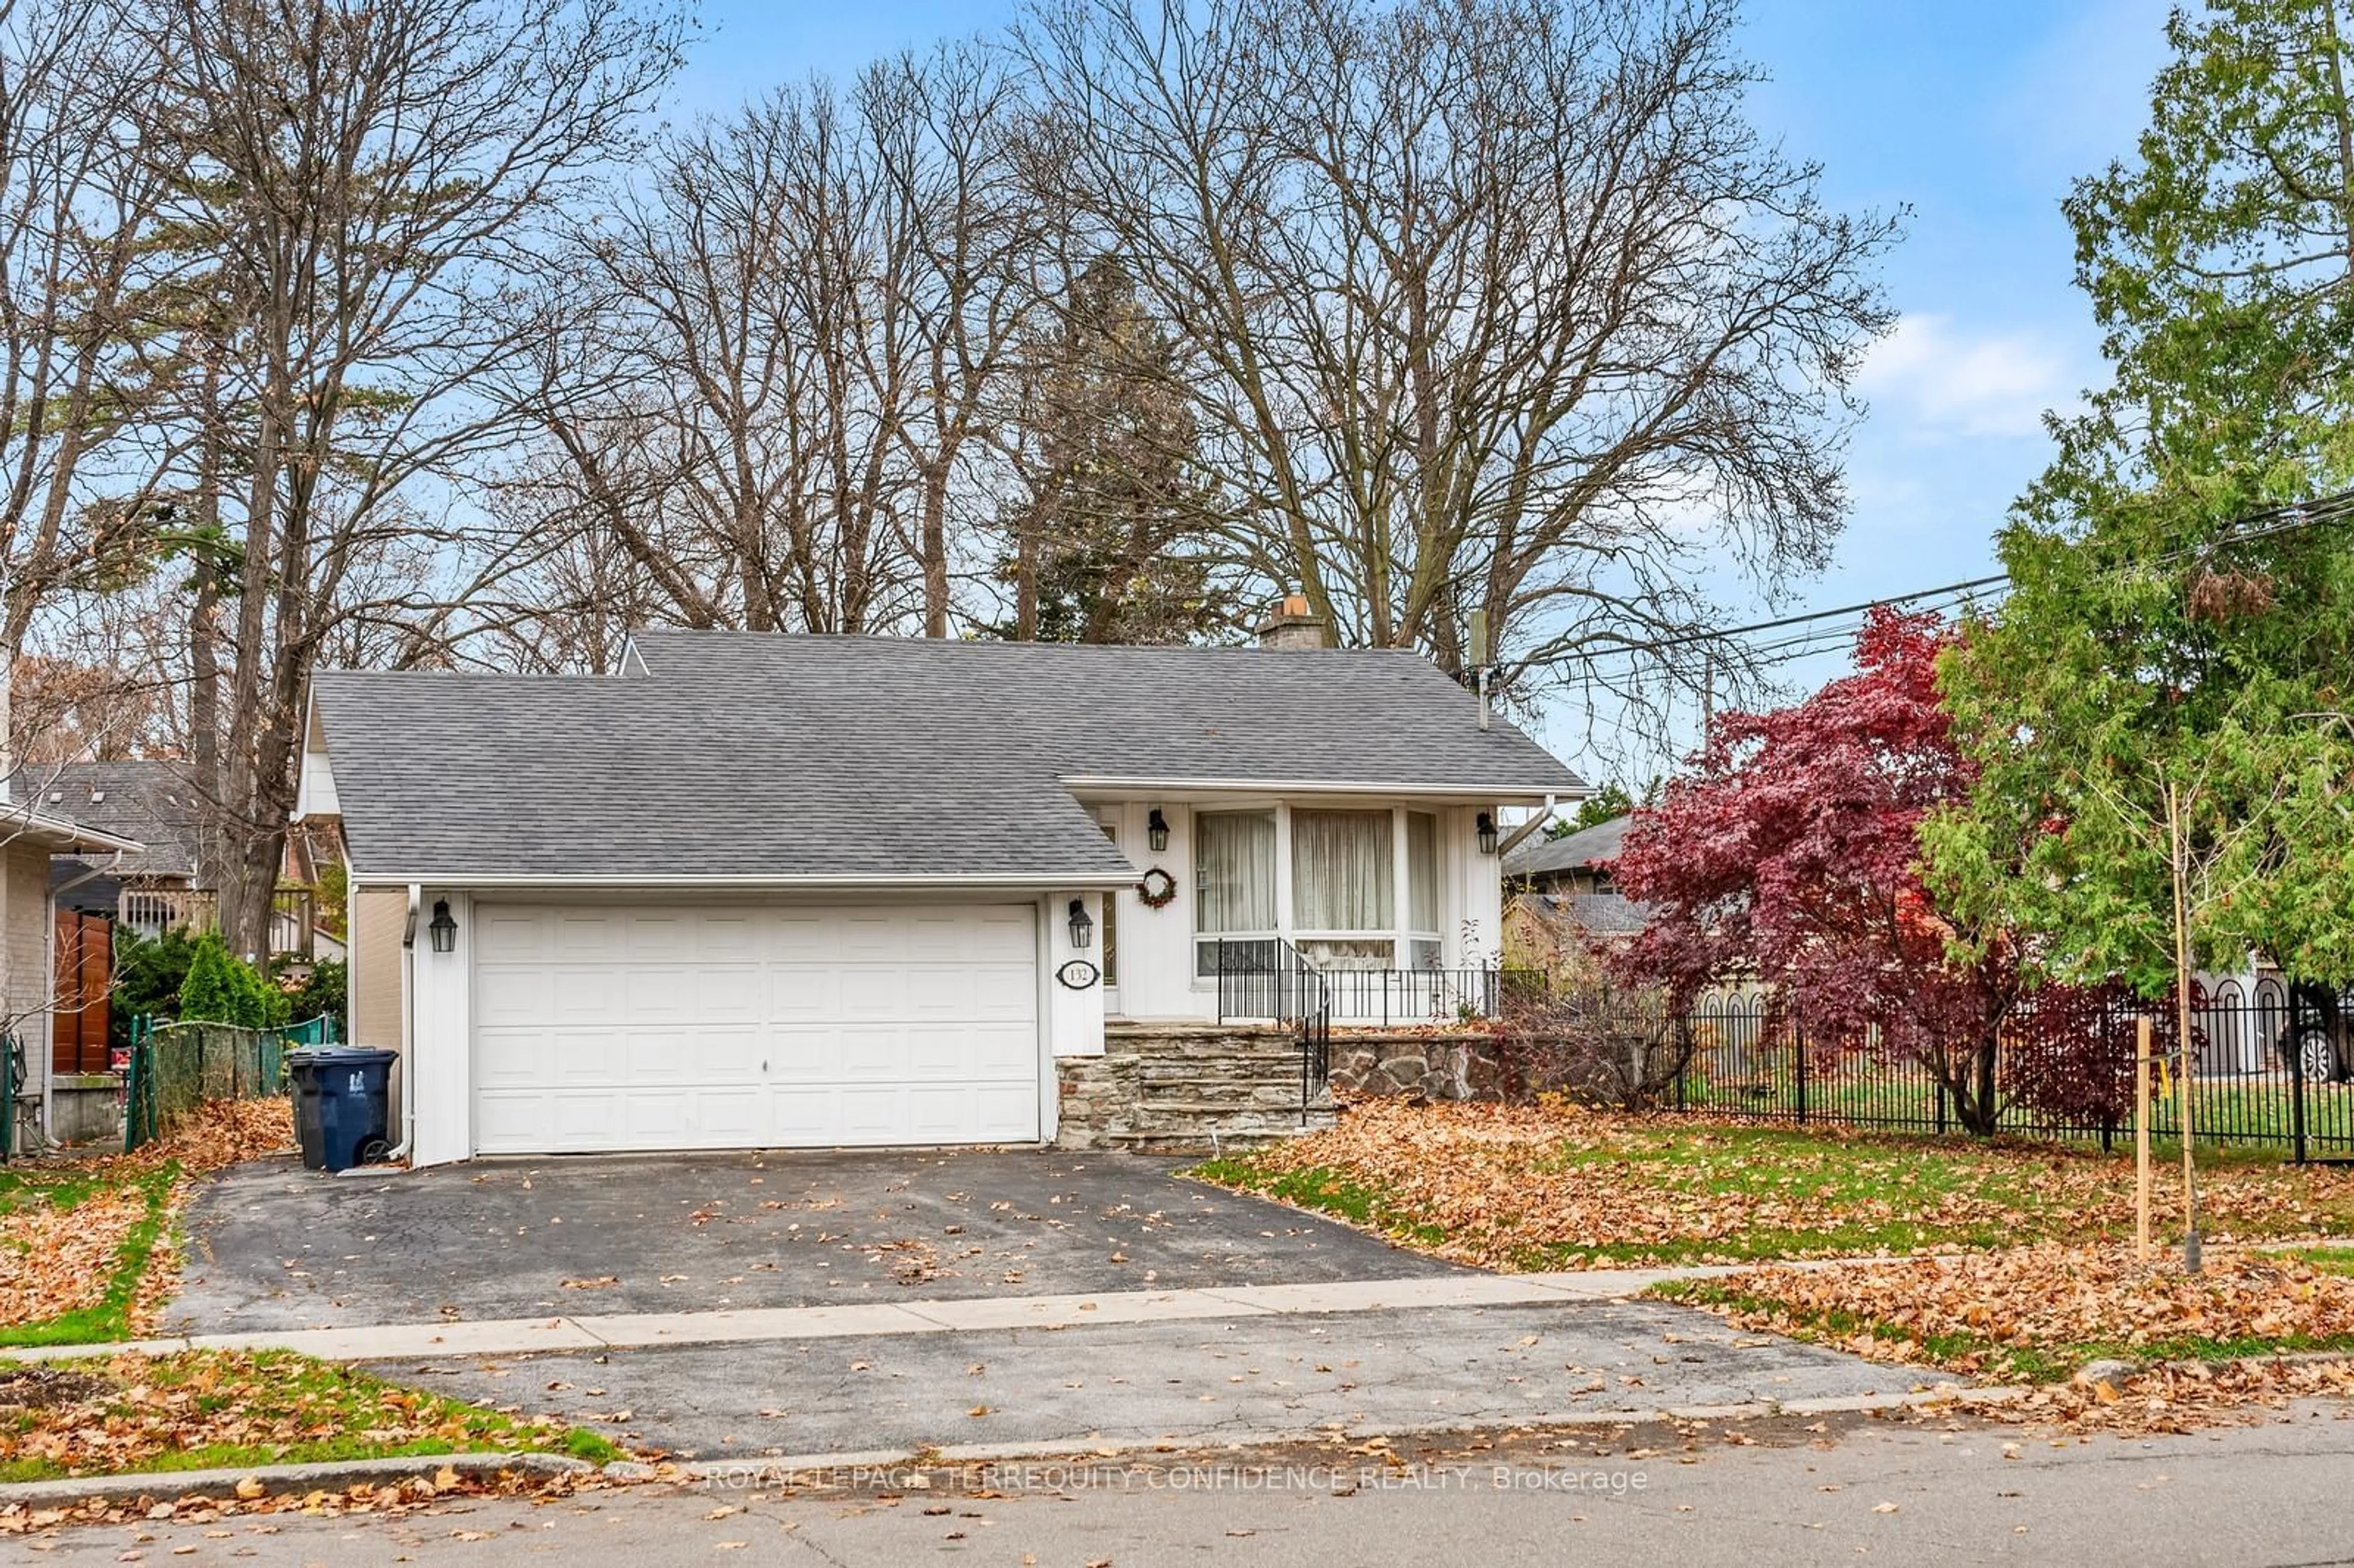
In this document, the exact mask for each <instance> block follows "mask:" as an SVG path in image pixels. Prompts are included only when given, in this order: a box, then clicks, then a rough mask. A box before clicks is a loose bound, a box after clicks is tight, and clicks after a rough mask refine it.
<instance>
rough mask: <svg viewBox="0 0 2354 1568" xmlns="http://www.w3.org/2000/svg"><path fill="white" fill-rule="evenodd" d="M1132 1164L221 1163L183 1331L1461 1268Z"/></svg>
mask: <svg viewBox="0 0 2354 1568" xmlns="http://www.w3.org/2000/svg"><path fill="white" fill-rule="evenodd" d="M1182 1164H1183V1162H1182V1161H1180V1160H1166V1159H1155V1158H1151V1157H1148V1156H1141V1155H1132V1154H1117V1153H1114V1154H1055V1153H1046V1154H1041V1153H1038V1152H1036V1151H1033V1150H1021V1151H1011V1152H1008V1151H1000V1150H895V1151H888V1152H881V1153H865V1152H801V1151H795V1152H790V1153H777V1152H770V1153H764V1154H740V1155H648V1156H631V1157H622V1156H606V1157H597V1158H582V1157H574V1158H566V1159H549V1160H532V1161H493V1162H484V1163H478V1164H471V1165H458V1166H440V1167H436V1168H434V1169H431V1170H427V1171H408V1172H386V1173H383V1174H369V1175H363V1176H340V1177H330V1176H325V1175H322V1174H319V1173H316V1172H313V1171H304V1170H303V1169H302V1167H301V1166H299V1165H297V1164H295V1163H293V1162H292V1160H265V1161H260V1162H258V1163H255V1164H251V1165H245V1166H239V1167H237V1168H235V1169H233V1170H230V1171H225V1172H223V1173H222V1174H220V1175H219V1176H218V1177H217V1178H215V1179H214V1180H212V1181H209V1182H207V1184H206V1185H205V1186H204V1187H203V1188H202V1189H201V1190H200V1191H199V1192H198V1194H197V1196H196V1200H195V1202H194V1203H193V1205H192V1206H191V1209H190V1213H189V1218H188V1230H189V1248H188V1256H187V1259H186V1268H185V1270H184V1277H183V1287H182V1289H181V1291H180V1294H179V1296H178V1297H177V1298H176V1299H175V1301H174V1302H173V1304H172V1307H171V1308H170V1310H169V1312H168V1314H167V1316H166V1318H165V1320H164V1330H165V1331H166V1332H170V1333H188V1332H199V1333H231V1332H239V1331H246V1330H287V1329H305V1328H345V1327H352V1326H356V1325H362V1324H374V1323H416V1322H430V1321H434V1320H437V1319H448V1320H463V1319H487V1318H524V1317H531V1316H533V1315H535V1314H539V1313H623V1312H679V1311H703V1310H712V1309H716V1308H764V1307H808V1306H828V1305H837V1304H841V1303H844V1302H855V1301H890V1300H898V1299H912V1298H933V1299H939V1298H961V1297H978V1296H1037V1295H1056V1294H1064V1293H1078V1292H1087V1291H1112V1290H1145V1289H1162V1290H1167V1289H1182V1288H1189V1287H1233V1286H1243V1285H1287V1284H1320V1283H1325V1282H1329V1281H1336V1280H1348V1279H1396V1278H1406V1277H1416V1276H1424V1275H1439V1274H1451V1273H1457V1272H1461V1271H1458V1270H1457V1269H1455V1268H1453V1267H1452V1266H1449V1265H1447V1264H1444V1263H1439V1262H1437V1261H1434V1260H1432V1259H1430V1258H1426V1257H1422V1256H1419V1255H1415V1254H1412V1253H1407V1252H1402V1251H1399V1250H1397V1249H1395V1248H1393V1247H1391V1246H1389V1245H1386V1244H1385V1243H1384V1242H1382V1241H1381V1240H1379V1239H1378V1238H1376V1237H1373V1236H1369V1235H1366V1234H1363V1233H1361V1232H1358V1231H1353V1230H1351V1229H1349V1228H1348V1227H1346V1226H1343V1225H1339V1224H1332V1223H1331V1222H1328V1221H1324V1220H1320V1219H1318V1218H1315V1217H1314V1216H1312V1215H1309V1214H1304V1213H1299V1212H1298V1211H1296V1210H1292V1209H1288V1208H1284V1207H1282V1206H1280V1205H1278V1204H1274V1203H1268V1202H1264V1201H1262V1200H1259V1199H1257V1198H1251V1197H1246V1196H1243V1195H1241V1194H1237V1193H1230V1192H1222V1191H1219V1190H1217V1189H1214V1188H1210V1187H1205V1186H1203V1185H1200V1184H1198V1183H1195V1182H1192V1181H1182V1180H1180V1179H1178V1178H1177V1177H1176V1176H1175V1175H1174V1174H1173V1172H1175V1171H1177V1170H1179V1169H1181V1168H1182Z"/></svg>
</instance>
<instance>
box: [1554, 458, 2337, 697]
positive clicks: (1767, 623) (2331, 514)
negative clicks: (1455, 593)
mask: <svg viewBox="0 0 2354 1568" xmlns="http://www.w3.org/2000/svg"><path fill="white" fill-rule="evenodd" d="M2348 515H2354V490H2341V491H2337V492H2334V493H2330V494H2328V495H2324V496H2320V497H2317V498H2316V499H2315V500H2312V501H2308V502H2302V503H2296V504H2295V505H2287V506H2274V507H2267V508H2265V509H2264V510H2263V511H2260V512H2252V513H2250V514H2247V515H2246V516H2244V517H2243V518H2241V519H2240V520H2239V521H2238V523H2236V524H2233V526H2232V529H2231V530H2230V531H2229V532H2228V533H2226V534H2224V535H2220V536H2219V537H2217V538H2216V539H2214V540H2212V541H2211V542H2210V543H2209V544H2207V545H2203V546H2196V547H2193V548H2188V549H2183V550H2178V551H2174V552H2170V553H2169V554H2168V555H2167V556H2162V557H2160V558H2159V559H2160V561H2161V562H2164V561H2173V560H2179V559H2180V558H2181V557H2182V556H2188V555H2195V554H2199V553H2200V552H2202V551H2205V550H2210V549H2213V548H2215V547H2217V546H2226V545H2240V544H2247V543H2250V542H2253V541H2254V540H2258V539H2266V538H2271V537H2273V536H2274V535H2281V534H2287V533H2293V532H2295V531H2296V530H2297V529H2300V528H2308V527H2311V526H2313V525H2314V524H2318V523H2325V522H2330V521H2334V520H2336V519H2338V518H2340V517H2345V516H2348ZM2259 524H2262V526H2259ZM2119 569H2120V570H2123V569H2126V568H2125V567H2120V568H2119ZM2010 581H2011V578H2010V574H2009V573H2008V572H1997V573H1995V574H1993V575H1992V576H1990V577H1971V578H1968V579H1967V580H1965V581H1962V582H1957V583H1946V584H1945V585H1944V586H1942V587H1939V588H1914V589H1913V590H1912V591H1910V592H1908V593H1900V594H1890V595H1888V596H1886V597H1885V598H1882V599H1862V600H1859V601H1858V602H1856V603H1854V604H1848V605H1841V606H1840V607H1838V608H1837V609H1816V610H1808V611H1805V612H1802V613H1800V614H1797V615H1786V616H1779V617H1776V619H1774V620H1758V621H1752V622H1750V623H1749V624H1748V625H1745V626H1728V627H1719V628H1715V629H1712V630H1699V631H1687V632H1678V633H1676V634H1674V635H1673V636H1669V637H1653V638H1640V639H1628V640H1626V641H1618V642H1613V643H1612V644H1610V645H1609V646H1608V647H1606V648H1587V649H1579V650H1576V651H1574V652H1564V653H1556V654H1553V655H1550V656H1548V657H1545V658H1542V659H1537V660H1533V661H1532V663H1536V664H1547V665H1563V664H1587V663H1591V662H1594V661H1596V660H1597V659H1605V658H1609V657H1612V656H1614V655H1621V654H1639V653H1659V652H1670V651H1672V650H1674V649H1678V648H1688V647H1693V646H1697V645H1699V644H1702V643H1716V644H1719V645H1723V644H1730V643H1737V642H1740V641H1744V640H1746V639H1748V638H1752V637H1755V636H1757V635H1758V634H1760V633H1762V632H1771V631H1791V630H1797V629H1798V628H1813V629H1815V630H1810V631H1807V632H1803V633H1801V634H1799V635H1797V636H1792V637H1787V638H1778V639H1775V640H1773V641H1768V642H1766V643H1764V644H1762V645H1759V646H1756V647H1753V648H1750V649H1747V650H1745V651H1744V661H1745V662H1747V663H1749V664H1751V665H1759V664H1768V665H1770V664H1783V663H1789V662H1795V661H1797V660H1799V659H1808V658H1814V657H1816V656H1818V655H1819V654H1823V653H1827V652H1836V651H1837V650H1838V649H1839V648H1840V646H1841V645H1842V644H1844V643H1845V642H1846V641H1850V639H1851V638H1852V637H1853V635H1854V632H1855V631H1856V630H1860V629H1861V625H1862V621H1861V617H1863V616H1866V615H1869V614H1870V613H1871V612H1872V611H1873V610H1875V609H1897V608H1900V607H1904V606H1921V607H1922V608H1925V609H1939V608H1943V609H1951V608H1955V607H1956V606H1959V605H1963V604H1967V603H1970V602H1972V601H1973V600H1975V599H1977V597H1978V595H1980V594H1982V593H1989V592H1993V591H1996V590H1999V589H2003V588H2009V586H2010ZM1930 599H1946V600H1950V601H1951V602H1950V603H1949V604H1947V605H1945V606H1942V607H1941V606H1934V605H1927V606H1925V605H1923V601H1924V600H1930ZM1832 621H1840V622H1848V623H1850V624H1847V625H1844V626H1841V627H1838V628H1829V627H1826V625H1825V623H1826V622H1832Z"/></svg>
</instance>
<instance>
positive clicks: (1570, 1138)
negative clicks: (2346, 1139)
mask: <svg viewBox="0 0 2354 1568" xmlns="http://www.w3.org/2000/svg"><path fill="white" fill-rule="evenodd" d="M2158 1158H2159V1161H2160V1163H2159V1174H2160V1180H2161V1182H2162V1183H2164V1185H2163V1186H2162V1187H2161V1189H2160V1192H2159V1199H2158V1202H2159V1224H2160V1227H2161V1230H2162V1231H2163V1229H2164V1228H2165V1226H2166V1225H2167V1224H2168V1223H2169V1221H2170V1219H2171V1218H2172V1217H2173V1214H2174V1212H2175V1208H2176V1197H2175V1194H2176V1191H2177V1189H2176V1187H2175V1185H2174V1181H2173V1171H2174V1169H2175V1162H2176V1160H2179V1152H2177V1151H2176V1150H2169V1149H2167V1148H2165V1147H2163V1146H2161V1147H2160V1148H2159V1149H2158ZM2199 1161H2200V1170H2201V1173H2202V1174H2201V1182H2202V1199H2201V1204H2202V1218H2203V1221H2204V1224H2203V1228H2204V1230H2205V1232H2206V1234H2208V1235H2209V1237H2210V1238H2211V1240H2239V1241H2251V1240H2271V1239H2294V1238H2298V1237H2304V1236H2336V1235H2349V1234H2354V1171H2329V1170H2324V1169H2319V1168H2302V1169H2300V1168H2296V1167H2291V1166H2286V1165H2284V1164H2283V1163H2282V1162H2281V1160H2280V1159H2279V1157H2278V1156H2277V1154H2271V1155H2267V1154H2264V1153H2263V1152H2261V1151H2256V1150H2207V1149H2201V1150H2200V1153H2199ZM2132 1172H2133V1163H2132V1158H2131V1155H2130V1153H2129V1152H2128V1151H2126V1150H2119V1151H2117V1152H2116V1153H2114V1154H2110V1155H2103V1154H2102V1153H2100V1152H2099V1151H2098V1150H2097V1149H2092V1148H2084V1147H2057V1146H2053V1145H2050V1144H2043V1143H2029V1142H2023V1141H2019V1140H1998V1141H1995V1142H1991V1143H1989V1142H1985V1141H1981V1140H1978V1139H1970V1138H1967V1137H1962V1136H1954V1137H1946V1138H1935V1137H1929V1136H1924V1135H1918V1134H1884V1135H1878V1136H1874V1135H1869V1134H1860V1133H1855V1132H1851V1131H1841V1130H1840V1129H1836V1128H1792V1127H1787V1126H1773V1125H1760V1124H1757V1123H1754V1122H1738V1121H1710V1120H1702V1119H1700V1118H1692V1117H1660V1118H1624V1117H1611V1116H1605V1115H1599V1114H1594V1113H1585V1112H1579V1111H1575V1110H1574V1109H1570V1108H1567V1107H1493V1106H1426V1107H1412V1106H1403V1105H1389V1104H1385V1103H1384V1104H1374V1105H1367V1106H1360V1107H1352V1109H1351V1111H1350V1112H1349V1113H1348V1115H1346V1116H1345V1117H1344V1118H1342V1121H1341V1125H1340V1126H1339V1127H1338V1128H1334V1129H1332V1130H1331V1131H1329V1132H1322V1133H1317V1134H1312V1135H1310V1136H1309V1137H1307V1138H1303V1139H1295V1140H1292V1141H1289V1142H1287V1143H1284V1144H1281V1145H1278V1146H1276V1147H1274V1148H1270V1149H1267V1150H1259V1151H1257V1152H1254V1153H1248V1154H1239V1155H1230V1156H1226V1157H1224V1158H1220V1159H1216V1160H1208V1161H1205V1162H1204V1163H1202V1164H1200V1165H1197V1166H1195V1167H1194V1168H1193V1175H1194V1176H1196V1177H1198V1178H1200V1179H1201V1180H1204V1181H1211V1182H1214V1183H1216V1184H1218V1185H1221V1186H1225V1187H1230V1188H1235V1189H1237V1190H1241V1191H1246V1192H1256V1193H1258V1194H1260V1195H1262V1196H1266V1197H1269V1198H1274V1199H1277V1200H1278V1201H1280V1202H1288V1203H1292V1204H1295V1205H1297V1206H1299V1207H1301V1208H1306V1209H1313V1210H1316V1211H1318V1212H1320V1213H1328V1214H1331V1215H1333V1216H1334V1217H1336V1218H1339V1219H1342V1220H1346V1221H1348V1222H1349V1223H1351V1224H1358V1225H1363V1226H1364V1227H1366V1228H1368V1229H1370V1230H1373V1231H1375V1232H1377V1233H1379V1234H1383V1235H1384V1236H1386V1237H1388V1238H1389V1239H1391V1240H1392V1241H1394V1242H1395V1243H1397V1244H1398V1245H1404V1246H1409V1247H1413V1248H1416V1249H1417V1250H1424V1251H1431V1252H1436V1253H1438V1254H1440V1255H1445V1256H1448V1257H1451V1258H1456V1259H1458V1260H1460V1261H1465V1262H1470V1263H1477V1264H1480V1265H1483V1266H1488V1267H1495V1268H1503V1269H1508V1270H1546V1269H1558V1268H1581V1267H1606V1266H1674V1265H1681V1264H1692V1263H1746V1262H1763V1261H1770V1260H1774V1259H1779V1258H1793V1257H1853V1256H1870V1255H1902V1254H1910V1253H1917V1252H1925V1251H1950V1250H1956V1249H1959V1250H1987V1249H1994V1248H2000V1247H2006V1246H2013V1245H2021V1244H2024V1243H2031V1242H2041V1241H2062V1242H2093V1241H2103V1240H2114V1239H2116V1238H2118V1237H2121V1236H2127V1235H2130V1234H2131V1229H2132V1223H2133V1210H2132Z"/></svg>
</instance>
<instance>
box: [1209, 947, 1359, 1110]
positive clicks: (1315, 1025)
mask: <svg viewBox="0 0 2354 1568" xmlns="http://www.w3.org/2000/svg"><path fill="white" fill-rule="evenodd" d="M1330 979H1331V977H1330V976H1329V974H1328V973H1327V972H1326V971H1324V970H1322V969H1318V968H1317V967H1316V966H1315V965H1314V964H1311V963H1310V962H1309V961H1308V959H1307V958H1306V957H1305V956H1304V955H1303V954H1301V952H1300V951H1299V948H1295V947H1293V946H1292V945H1291V944H1290V943H1289V942H1287V941H1285V940H1283V939H1282V938H1279V937H1278V938H1272V939H1269V938H1252V939H1250V940H1247V941H1238V942H1226V941H1221V942H1219V944H1218V1022H1221V1023H1231V1022H1235V1021H1237V1020H1241V1019H1265V1020H1267V1021H1268V1022H1272V1023H1277V1024H1288V1025H1289V1026H1290V1027H1291V1029H1292V1030H1293V1032H1294V1037H1295V1038H1296V1039H1297V1040H1298V1041H1299V1119H1300V1121H1301V1123H1302V1124H1303V1125H1304V1124H1305V1123H1306V1122H1307V1120H1308V1107H1309V1104H1310V1101H1312V1100H1314V1099H1315V1097H1316V1091H1317V1090H1319V1089H1320V1088H1322V1087H1323V1086H1324V1083H1325V1080H1326V1079H1327V1078H1328V1077H1330V1076H1331V1071H1332V993H1331V986H1330V983H1329V982H1330Z"/></svg>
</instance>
